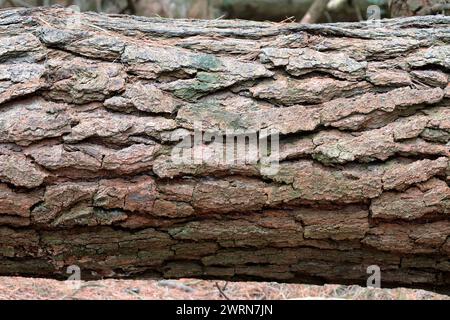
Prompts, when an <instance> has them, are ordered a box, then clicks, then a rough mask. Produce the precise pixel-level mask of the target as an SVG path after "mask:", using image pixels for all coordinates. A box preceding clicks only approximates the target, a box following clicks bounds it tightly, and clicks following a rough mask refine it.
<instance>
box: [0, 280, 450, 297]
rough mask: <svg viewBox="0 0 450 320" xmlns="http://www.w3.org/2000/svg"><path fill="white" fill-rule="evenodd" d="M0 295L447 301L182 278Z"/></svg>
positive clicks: (24, 285)
mask: <svg viewBox="0 0 450 320" xmlns="http://www.w3.org/2000/svg"><path fill="white" fill-rule="evenodd" d="M0 299H1V300H4V299H8V300H11V299H24V300H28V299H32V300H47V299H52V300H55V299H56V300H59V299H65V300H72V299H75V300H82V299H102V300H103V299H106V300H116V299H126V300H129V299H131V300H147V299H164V300H169V299H187V300H191V299H195V300H204V299H232V300H239V299H257V300H259V299H263V300H272V299H357V300H372V299H375V300H378V299H383V300H385V299H386V300H398V299H412V300H429V299H431V300H443V299H445V300H450V296H445V295H440V294H436V293H433V292H428V291H424V290H412V289H404V288H398V289H374V288H363V287H360V286H343V285H325V286H315V285H300V284H283V283H274V282H225V281H204V280H196V279H181V280H101V281H85V282H66V281H56V280H48V279H34V278H20V277H0Z"/></svg>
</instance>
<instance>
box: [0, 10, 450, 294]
mask: <svg viewBox="0 0 450 320" xmlns="http://www.w3.org/2000/svg"><path fill="white" fill-rule="evenodd" d="M74 17H77V16H76V15H73V14H71V13H70V12H68V11H67V10H64V9H59V8H52V9H15V10H9V11H1V12H0V61H1V64H0V75H1V77H0V78H1V79H0V80H1V86H0V102H1V105H0V180H1V184H0V225H1V226H0V273H1V274H2V275H13V274H20V275H32V276H48V277H64V276H66V268H67V266H69V265H74V264H75V265H78V266H80V267H81V270H82V277H83V278H85V279H86V278H99V277H144V276H155V277H204V278H225V279H250V278H251V279H265V280H277V281H288V282H315V283H336V282H338V283H365V281H366V278H367V276H368V275H367V274H366V268H367V266H369V265H379V266H380V267H381V271H382V274H381V280H382V285H384V286H396V285H402V286H411V287H427V288H431V289H439V290H446V289H448V288H449V287H450V261H449V257H450V237H449V235H450V220H449V213H450V188H449V180H450V179H449V176H450V170H449V156H450V151H449V145H448V142H449V140H450V109H449V106H450V100H449V98H450V87H449V78H448V77H449V71H450V46H449V45H448V42H449V40H450V18H447V17H442V16H440V17H422V18H405V19H400V20H387V21H382V22H379V23H378V24H377V23H370V22H368V23H360V24H333V25H301V24H272V23H256V22H249V21H248V22H246V21H222V20H215V21H185V20H177V21H176V20H166V19H148V18H138V17H121V16H109V17H108V16H105V15H98V14H83V15H82V16H81V18H82V19H81V20H79V23H78V24H77V25H76V27H75V28H69V27H70V26H72V27H73V20H74V19H73V18H74ZM75 21H77V20H76V19H75ZM68 22H70V23H68ZM198 120H202V121H203V125H204V127H205V128H206V129H211V130H225V129H245V130H255V131H258V130H261V129H263V128H276V129H278V130H279V131H280V132H281V136H280V137H281V139H280V157H281V159H280V160H281V163H280V170H279V172H278V173H277V174H276V175H274V176H264V175H262V174H261V173H260V170H259V168H258V165H236V166H226V165H217V164H215V163H208V162H206V163H203V164H201V165H191V166H188V165H179V164H176V163H173V162H171V158H170V153H171V150H172V148H173V147H174V146H175V145H176V144H177V143H178V141H179V139H180V138H181V137H185V136H186V135H190V134H192V128H193V123H194V122H195V121H198Z"/></svg>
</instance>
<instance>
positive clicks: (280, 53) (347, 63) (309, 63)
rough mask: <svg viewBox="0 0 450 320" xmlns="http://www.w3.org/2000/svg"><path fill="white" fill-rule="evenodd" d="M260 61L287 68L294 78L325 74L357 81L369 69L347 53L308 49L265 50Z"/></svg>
mask: <svg viewBox="0 0 450 320" xmlns="http://www.w3.org/2000/svg"><path fill="white" fill-rule="evenodd" d="M260 59H261V61H262V62H270V63H272V64H273V65H274V66H275V67H279V66H284V67H286V71H287V72H288V73H289V74H292V75H293V76H301V75H304V74H307V73H310V72H325V73H329V74H332V75H333V76H335V77H338V78H343V79H350V80H351V79H353V80H356V79H361V78H362V77H363V76H364V74H365V70H366V68H367V62H365V61H362V62H359V61H356V60H354V59H352V58H350V57H349V56H348V55H346V54H345V53H342V52H341V53H322V52H319V51H316V50H311V49H308V48H301V49H279V48H263V49H262V50H261V54H260Z"/></svg>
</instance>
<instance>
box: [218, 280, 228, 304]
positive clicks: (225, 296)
mask: <svg viewBox="0 0 450 320" xmlns="http://www.w3.org/2000/svg"><path fill="white" fill-rule="evenodd" d="M227 284H228V281H227V282H226V283H225V286H224V287H223V288H221V287H220V286H219V283H218V282H216V288H217V290H219V293H220V294H221V295H222V296H223V297H224V298H225V299H227V300H230V298H228V296H227V295H226V294H225V292H223V291H224V290H225V289H226V287H227Z"/></svg>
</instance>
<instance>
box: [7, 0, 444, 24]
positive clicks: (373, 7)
mask: <svg viewBox="0 0 450 320" xmlns="http://www.w3.org/2000/svg"><path fill="white" fill-rule="evenodd" d="M55 4H59V5H62V6H70V5H77V6H78V7H79V8H80V10H81V11H97V12H106V13H116V14H134V15H141V16H160V17H168V18H194V19H217V18H223V19H226V18H230V19H231V18H238V19H248V20H271V21H277V22H279V21H300V22H304V23H316V22H339V21H360V20H366V19H370V18H372V19H379V18H388V17H396V16H412V15H427V14H445V13H448V12H450V10H449V9H450V0H0V7H1V8H6V7H14V6H19V7H31V6H50V5H55Z"/></svg>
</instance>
